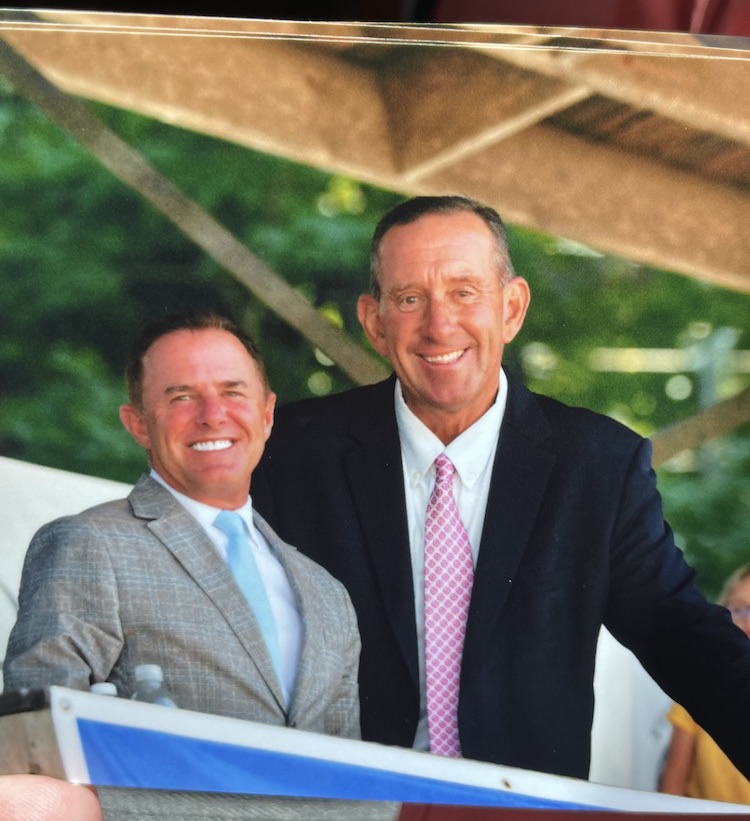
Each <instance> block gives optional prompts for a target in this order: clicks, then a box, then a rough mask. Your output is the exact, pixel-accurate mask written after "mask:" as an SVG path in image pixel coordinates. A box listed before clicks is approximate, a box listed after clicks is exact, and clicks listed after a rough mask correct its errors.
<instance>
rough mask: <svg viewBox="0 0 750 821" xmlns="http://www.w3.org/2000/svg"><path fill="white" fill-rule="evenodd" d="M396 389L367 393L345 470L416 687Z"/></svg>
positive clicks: (385, 385) (390, 384) (383, 386)
mask: <svg viewBox="0 0 750 821" xmlns="http://www.w3.org/2000/svg"><path fill="white" fill-rule="evenodd" d="M394 385H395V379H394V378H393V377H392V378H390V379H388V380H386V381H385V382H382V383H379V384H378V385H376V386H374V387H373V389H372V393H370V392H368V396H367V399H368V405H367V407H366V408H365V412H364V413H363V414H362V415H358V416H359V418H358V419H357V421H356V422H355V423H354V424H353V426H352V427H351V429H350V431H349V432H350V434H351V436H352V438H353V441H354V442H355V443H356V444H355V447H354V448H352V449H351V450H350V451H348V452H347V453H346V454H345V455H344V469H345V470H346V472H347V476H348V477H349V483H350V488H351V492H352V498H353V500H354V506H355V509H356V511H357V515H358V517H359V521H360V524H361V527H362V533H363V534H364V540H365V544H366V546H367V550H368V552H369V554H370V559H371V561H372V564H373V567H374V569H375V577H376V580H377V584H378V588H379V591H380V595H381V597H382V600H383V603H384V605H385V610H386V613H387V615H388V618H389V620H390V623H391V626H392V628H393V632H394V634H395V636H396V640H397V642H398V644H399V647H400V649H401V653H402V655H403V657H404V659H405V661H406V664H407V667H408V669H409V671H410V673H411V675H412V678H413V680H414V684H415V686H418V684H419V667H418V660H417V645H416V639H415V636H416V619H415V615H414V585H413V581H412V571H411V555H410V551H409V534H408V527H407V520H406V501H405V498H404V479H403V469H402V465H401V447H400V445H399V439H398V429H397V427H396V420H395V415H394V412H393V390H394ZM376 500H377V501H376ZM383 511H387V513H386V514H385V515H384V514H383Z"/></svg>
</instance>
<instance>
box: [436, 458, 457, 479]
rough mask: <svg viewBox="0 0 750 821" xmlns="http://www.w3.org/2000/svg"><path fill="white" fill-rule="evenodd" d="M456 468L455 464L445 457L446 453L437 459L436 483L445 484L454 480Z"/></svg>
mask: <svg viewBox="0 0 750 821" xmlns="http://www.w3.org/2000/svg"><path fill="white" fill-rule="evenodd" d="M455 470H456V468H455V467H454V465H453V462H451V460H450V459H449V458H448V457H447V456H446V455H445V453H441V454H440V455H439V456H438V457H437V459H435V482H436V484H443V483H444V482H447V481H449V480H451V479H453V473H454V472H455Z"/></svg>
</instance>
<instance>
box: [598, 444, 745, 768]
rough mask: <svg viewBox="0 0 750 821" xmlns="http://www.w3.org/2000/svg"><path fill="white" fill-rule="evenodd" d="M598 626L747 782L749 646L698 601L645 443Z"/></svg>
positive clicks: (632, 473) (630, 480) (630, 481)
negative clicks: (603, 614) (667, 520)
mask: <svg viewBox="0 0 750 821" xmlns="http://www.w3.org/2000/svg"><path fill="white" fill-rule="evenodd" d="M610 561H611V568H610V591H609V599H608V608H607V615H606V618H605V623H606V625H607V627H608V628H609V629H610V631H611V632H612V634H613V635H614V636H615V638H617V639H618V640H619V641H621V642H622V643H623V644H625V645H626V646H627V647H629V648H630V649H631V650H632V651H633V652H634V653H635V654H636V655H637V657H638V658H639V660H640V661H641V663H642V664H643V666H644V667H645V668H646V670H647V671H648V672H649V673H650V675H651V676H653V678H654V679H655V680H656V682H657V683H658V684H659V685H660V686H661V687H662V689H664V691H665V692H666V693H667V694H668V695H669V696H670V697H671V698H672V699H673V700H674V701H676V702H678V703H679V704H682V705H683V706H684V707H685V708H686V709H687V710H688V712H689V713H690V714H691V715H692V716H693V718H694V719H695V720H696V721H697V722H698V723H699V724H700V725H701V726H702V727H703V728H704V729H705V730H706V731H707V732H708V733H709V734H710V735H712V736H713V737H714V739H715V740H716V742H717V743H718V744H719V746H721V747H722V749H723V750H724V751H725V752H726V754H727V755H728V756H729V757H730V758H731V759H732V761H733V762H734V763H735V765H736V766H737V768H738V769H740V770H741V771H742V772H743V773H744V774H745V775H746V776H750V748H748V745H747V740H746V737H745V736H746V734H745V732H744V729H740V728H745V727H747V726H748V725H750V641H749V640H748V638H747V636H745V634H744V633H743V632H742V631H741V630H739V629H738V628H736V627H735V626H734V625H733V624H732V620H731V617H730V615H729V613H728V611H727V610H726V609H725V608H723V607H719V606H718V605H715V604H711V603H709V602H707V601H706V600H705V598H704V597H703V596H702V595H701V594H700V592H699V591H698V589H697V587H696V585H695V572H694V570H693V569H692V568H690V567H689V566H688V564H687V563H686V562H685V560H684V558H683V556H682V552H681V551H680V550H679V549H678V548H677V547H676V545H675V543H674V538H673V534H672V531H671V530H670V528H669V526H668V525H667V524H666V523H665V521H664V518H663V512H662V506H661V499H660V497H659V494H658V492H657V490H656V480H655V475H654V471H653V469H652V467H651V445H650V443H649V442H647V441H644V442H643V443H642V444H641V446H640V447H639V448H638V449H637V450H636V452H635V454H634V457H633V459H632V462H631V465H630V468H629V470H628V471H627V473H626V476H625V480H624V486H623V493H622V495H621V498H620V503H619V510H618V514H617V517H616V520H615V525H614V530H613V534H612V549H611V552H610Z"/></svg>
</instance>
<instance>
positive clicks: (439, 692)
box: [424, 453, 474, 757]
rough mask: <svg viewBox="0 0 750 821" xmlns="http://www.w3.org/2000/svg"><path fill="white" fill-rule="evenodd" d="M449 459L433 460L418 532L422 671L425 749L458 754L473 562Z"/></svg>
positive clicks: (438, 753)
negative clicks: (421, 575) (420, 533)
mask: <svg viewBox="0 0 750 821" xmlns="http://www.w3.org/2000/svg"><path fill="white" fill-rule="evenodd" d="M454 471H455V468H454V467H453V463H452V462H451V461H450V459H449V458H448V457H447V456H446V455H445V454H444V453H441V454H440V456H438V458H437V459H436V460H435V487H434V489H433V491H432V496H431V497H430V501H429V502H428V504H427V518H426V521H425V536H424V598H425V602H424V613H425V673H426V678H427V717H428V723H429V728H430V752H433V753H436V754H437V755H447V756H452V757H456V756H460V755H461V744H460V742H459V739H458V689H459V683H460V677H461V656H462V654H463V649H464V633H465V630H466V617H467V615H468V612H469V601H470V599H471V586H472V584H473V582H474V563H473V560H472V556H471V546H470V544H469V537H468V535H467V533H466V528H465V527H464V525H463V522H462V521H461V517H460V515H459V513H458V507H457V506H456V500H455V499H454V498H453V473H454Z"/></svg>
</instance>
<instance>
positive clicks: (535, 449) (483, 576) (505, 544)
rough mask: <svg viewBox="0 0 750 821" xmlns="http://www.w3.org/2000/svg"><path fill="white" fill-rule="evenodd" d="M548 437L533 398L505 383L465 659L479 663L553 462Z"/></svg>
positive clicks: (521, 553) (546, 429)
mask: <svg viewBox="0 0 750 821" xmlns="http://www.w3.org/2000/svg"><path fill="white" fill-rule="evenodd" d="M549 435H550V428H549V425H548V423H547V420H546V419H545V417H544V415H543V414H542V412H541V410H540V409H539V406H538V405H537V403H536V401H535V400H534V397H533V395H532V394H531V393H530V392H529V391H528V390H527V389H526V388H525V387H524V386H523V385H521V384H520V383H518V382H516V381H515V380H509V394H508V404H507V407H506V411H505V418H504V420H503V424H502V428H501V430H500V439H499V441H498V447H497V453H496V456H495V464H494V465H493V468H492V479H491V484H490V491H489V497H488V500H487V511H486V514H485V520H484V528H483V531H482V539H481V542H480V546H479V557H478V560H477V568H476V573H475V576H474V589H473V592H472V597H471V605H470V609H469V621H468V624H467V630H466V645H465V651H464V652H465V657H469V658H481V654H482V652H483V651H482V641H484V640H487V639H488V637H489V636H491V635H492V634H493V633H494V632H495V631H494V626H495V624H496V623H497V622H498V620H499V618H500V614H501V612H502V609H503V606H504V605H505V601H506V598H507V596H508V592H509V590H510V587H511V585H512V582H513V577H514V576H515V573H516V570H517V568H518V565H519V562H520V561H521V557H522V555H523V552H524V549H525V548H526V545H527V544H528V540H529V536H530V534H531V531H532V528H533V526H534V522H535V520H536V517H537V514H538V512H539V506H540V503H541V500H542V497H543V495H544V490H545V487H546V485H547V481H548V479H549V475H550V472H551V470H552V467H553V464H554V461H555V457H554V455H553V454H552V453H551V452H550V451H549V450H546V449H545V448H544V447H543V444H542V443H543V442H544V440H545V439H547V438H548V437H549Z"/></svg>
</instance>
